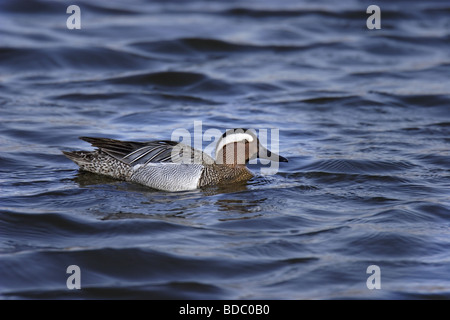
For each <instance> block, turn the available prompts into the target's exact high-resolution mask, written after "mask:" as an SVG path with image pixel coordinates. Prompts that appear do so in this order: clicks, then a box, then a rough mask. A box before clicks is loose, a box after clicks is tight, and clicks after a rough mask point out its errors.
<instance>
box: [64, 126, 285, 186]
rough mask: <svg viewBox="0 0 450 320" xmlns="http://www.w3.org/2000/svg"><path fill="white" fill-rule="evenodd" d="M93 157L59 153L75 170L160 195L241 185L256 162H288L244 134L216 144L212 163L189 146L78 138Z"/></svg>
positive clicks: (230, 132)
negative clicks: (169, 192) (74, 164)
mask: <svg viewBox="0 0 450 320" xmlns="http://www.w3.org/2000/svg"><path fill="white" fill-rule="evenodd" d="M79 139H81V140H83V141H86V142H88V143H90V144H91V146H93V147H95V148H96V149H95V150H94V151H62V152H63V154H64V155H65V156H66V157H67V158H69V159H70V160H72V161H73V162H75V163H76V164H77V165H78V166H79V169H80V170H82V171H88V172H92V173H96V174H101V175H106V176H109V177H112V178H115V179H119V180H124V181H130V182H135V183H139V184H142V185H145V186H147V187H150V188H153V189H158V190H163V191H187V190H194V189H200V188H203V187H207V186H212V185H223V184H237V183H243V182H246V181H248V180H250V179H251V178H253V177H254V174H253V173H252V172H251V171H250V170H249V169H248V168H247V164H248V162H249V161H250V160H252V159H256V158H260V159H268V160H271V161H277V162H288V160H287V159H286V158H285V157H282V156H280V155H278V154H276V153H273V152H271V151H270V150H268V149H266V148H265V147H264V146H263V145H262V144H261V143H260V141H259V139H258V137H257V135H256V134H255V133H254V132H253V131H251V130H247V129H242V128H236V129H230V130H227V131H226V132H225V133H224V134H223V135H222V136H221V137H220V138H219V139H218V141H217V144H216V148H215V159H213V158H212V157H211V156H209V155H208V154H206V153H204V152H202V151H200V150H197V149H194V148H192V147H190V146H189V145H187V144H183V143H180V142H177V141H170V140H155V141H147V142H135V141H122V140H115V139H110V138H94V137H79Z"/></svg>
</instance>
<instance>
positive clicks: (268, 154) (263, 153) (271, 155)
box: [258, 146, 288, 162]
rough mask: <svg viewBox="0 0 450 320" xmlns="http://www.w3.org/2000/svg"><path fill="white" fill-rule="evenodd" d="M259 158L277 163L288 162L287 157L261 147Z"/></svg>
mask: <svg viewBox="0 0 450 320" xmlns="http://www.w3.org/2000/svg"><path fill="white" fill-rule="evenodd" d="M258 158H260V159H267V160H272V161H277V162H288V159H286V158H285V157H282V156H280V155H279V154H276V153H275V152H272V151H270V150H268V149H266V148H264V147H261V146H260V147H259V151H258Z"/></svg>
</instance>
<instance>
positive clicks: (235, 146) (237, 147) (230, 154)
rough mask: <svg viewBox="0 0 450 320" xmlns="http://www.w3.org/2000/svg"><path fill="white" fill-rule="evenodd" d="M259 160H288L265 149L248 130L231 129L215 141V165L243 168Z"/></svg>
mask: <svg viewBox="0 0 450 320" xmlns="http://www.w3.org/2000/svg"><path fill="white" fill-rule="evenodd" d="M255 158H260V159H268V160H272V161H277V162H288V160H287V159H286V158H284V157H282V156H280V155H278V154H276V153H273V152H271V151H270V150H268V149H266V148H265V147H264V146H263V145H262V144H261V143H260V142H259V139H258V137H257V136H256V134H255V133H253V132H252V131H251V130H248V129H231V130H228V131H226V132H225V133H224V134H223V135H222V136H221V137H220V139H219V141H217V145H216V163H217V164H225V165H230V166H244V165H245V164H246V163H248V161H249V160H252V159H255Z"/></svg>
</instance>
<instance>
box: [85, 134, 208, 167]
mask: <svg viewBox="0 0 450 320" xmlns="http://www.w3.org/2000/svg"><path fill="white" fill-rule="evenodd" d="M80 139H81V140H84V141H86V142H89V143H90V144H91V145H92V146H93V147H97V148H99V149H100V150H101V151H103V152H105V153H107V154H108V155H110V156H111V157H113V158H115V159H117V160H120V161H122V162H124V163H126V164H129V165H131V166H134V165H137V164H142V165H145V164H148V163H161V162H163V163H194V161H196V160H197V159H198V157H199V154H201V153H202V152H201V151H197V150H195V149H193V148H191V147H189V146H188V145H185V144H182V143H178V142H176V141H168V140H158V141H149V142H134V141H121V140H114V139H108V138H91V137H80ZM200 163H201V162H200Z"/></svg>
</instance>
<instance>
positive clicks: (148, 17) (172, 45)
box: [0, 0, 450, 299]
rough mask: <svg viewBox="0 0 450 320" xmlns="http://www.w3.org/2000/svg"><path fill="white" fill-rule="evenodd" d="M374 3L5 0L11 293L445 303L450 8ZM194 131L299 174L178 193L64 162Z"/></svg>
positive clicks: (0, 233) (4, 236)
mask: <svg viewBox="0 0 450 320" xmlns="http://www.w3.org/2000/svg"><path fill="white" fill-rule="evenodd" d="M71 4H77V5H79V6H80V8H81V30H68V29H67V28H66V19H67V18H68V17H69V14H66V9H67V7H68V6H69V5H71ZM371 4H375V3H372V2H369V1H345V2H337V1H311V2H307V1H206V0H205V1H200V0H190V1H134V2H132V3H129V1H118V0H115V1H77V3H73V2H71V1H29V0H20V1H18V0H7V1H1V2H0V120H1V122H0V150H1V154H0V190H1V192H0V298H2V299H24V298H25V299H28V298H31V299H34V298H76V299H84V298H152V299H153V298H154V299H157V298H181V299H184V298H186V299H310V298H311V299H333V298H338V299H341V298H342V299H345V298H356V299H359V298H381V299H416V298H418V299H425V298H447V299H448V298H450V229H449V227H450V80H449V79H450V77H449V75H450V55H449V53H450V20H449V18H450V2H449V1H434V0H433V1H395V2H393V1H377V3H376V4H377V5H379V6H380V8H381V27H382V28H381V29H380V30H368V29H367V27H366V19H367V18H368V17H369V14H367V13H366V9H367V7H368V6H369V5H371ZM194 121H202V123H203V130H206V129H208V128H218V129H220V130H225V129H227V128H234V127H248V128H256V129H258V128H279V129H280V147H279V148H280V153H281V154H282V155H284V156H286V157H287V158H289V163H286V164H282V166H281V167H280V170H279V172H278V173H277V174H276V175H258V176H257V177H256V178H255V179H253V180H252V181H249V183H248V185H246V186H243V187H240V188H217V189H214V188H213V189H212V190H197V191H189V192H179V193H167V192H162V191H156V190H152V189H149V188H146V187H143V186H140V185H135V184H130V183H125V182H120V181H116V180H113V179H108V178H104V177H101V176H97V175H94V174H88V173H82V172H78V170H77V166H76V165H75V164H74V163H72V162H71V161H69V160H68V159H66V158H65V157H64V156H63V155H62V154H61V150H77V149H78V150H80V149H89V146H88V145H87V144H86V143H85V142H83V141H81V140H78V139H77V137H78V136H103V137H111V138H117V139H127V140H137V141H142V140H143V141H145V140H152V139H170V137H171V134H172V132H173V130H175V129H177V128H186V129H188V130H190V131H192V130H193V126H194ZM256 169H257V168H256ZM256 172H258V171H256ZM69 265H78V266H79V267H80V269H81V287H82V289H81V290H69V289H67V287H66V280H67V277H68V276H69V275H68V274H66V268H67V267H68V266H69ZM369 265H377V266H379V267H380V270H381V278H380V279H381V289H379V290H376V289H375V290H369V289H368V288H367V286H366V280H367V278H368V277H369V275H370V274H367V273H366V269H367V267H368V266H369Z"/></svg>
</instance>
